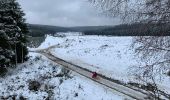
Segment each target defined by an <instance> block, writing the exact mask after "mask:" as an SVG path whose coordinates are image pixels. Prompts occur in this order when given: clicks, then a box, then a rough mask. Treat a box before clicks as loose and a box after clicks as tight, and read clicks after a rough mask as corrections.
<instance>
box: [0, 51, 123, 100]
mask: <svg viewBox="0 0 170 100" xmlns="http://www.w3.org/2000/svg"><path fill="white" fill-rule="evenodd" d="M30 56H32V57H31V59H30V60H29V61H28V62H26V63H25V64H22V65H18V68H17V69H15V70H13V71H12V70H11V71H10V72H9V73H8V75H7V76H6V77H4V78H0V100H4V99H5V100H6V99H7V100H11V99H12V98H14V97H16V98H17V100H25V99H24V98H26V99H28V100H89V99H94V100H123V97H121V96H118V95H115V94H114V93H113V92H112V91H110V90H108V89H107V88H104V87H102V86H101V85H99V84H96V83H95V82H93V81H90V80H89V79H87V78H85V77H81V76H79V75H77V74H75V73H74V72H71V71H68V70H66V69H64V68H63V67H62V66H60V65H55V64H53V63H52V62H50V61H49V60H47V59H46V58H44V57H42V56H40V55H37V54H34V53H30Z"/></svg>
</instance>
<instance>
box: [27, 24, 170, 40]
mask: <svg viewBox="0 0 170 100" xmlns="http://www.w3.org/2000/svg"><path fill="white" fill-rule="evenodd" d="M28 26H29V29H30V34H29V35H30V36H33V37H40V36H44V35H45V34H52V35H54V34H55V33H56V32H69V31H70V32H83V33H84V34H85V35H111V36H160V35H166V36H169V35H170V25H169V24H168V25H167V24H166V25H156V24H141V23H133V24H121V25H116V26H82V27H58V26H48V25H35V24H29V25H28ZM165 31H166V32H167V33H165ZM162 33H164V34H162Z"/></svg>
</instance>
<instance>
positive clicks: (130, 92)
mask: <svg viewBox="0 0 170 100" xmlns="http://www.w3.org/2000/svg"><path fill="white" fill-rule="evenodd" d="M48 50H49V49H43V50H37V51H35V52H36V53H40V54H42V55H44V56H45V57H47V58H48V59H50V60H51V61H53V62H54V63H57V64H60V65H62V66H63V67H65V68H67V69H69V70H72V71H74V72H76V73H78V74H80V75H82V76H84V77H86V78H88V79H91V80H93V81H95V82H97V83H99V84H101V85H104V86H106V87H108V88H110V89H113V90H116V91H117V92H119V93H121V94H123V95H126V96H128V97H130V98H132V99H136V100H147V98H148V94H146V93H144V92H141V91H137V90H134V89H132V88H130V87H127V86H124V85H122V84H119V83H117V82H114V81H112V80H110V79H109V78H107V77H106V76H102V75H98V76H97V79H94V78H92V77H91V75H92V71H90V70H88V69H85V68H82V67H81V66H78V65H75V64H72V63H70V62H67V61H65V60H63V59H60V58H58V57H55V56H54V55H52V54H51V53H50V52H48ZM148 100H149V99H148Z"/></svg>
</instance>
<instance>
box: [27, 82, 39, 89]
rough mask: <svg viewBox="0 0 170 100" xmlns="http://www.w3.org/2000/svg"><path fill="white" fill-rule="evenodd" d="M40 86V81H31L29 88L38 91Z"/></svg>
mask: <svg viewBox="0 0 170 100" xmlns="http://www.w3.org/2000/svg"><path fill="white" fill-rule="evenodd" d="M40 87H41V84H40V82H38V81H30V82H29V86H28V89H29V90H33V91H38V90H39V89H40Z"/></svg>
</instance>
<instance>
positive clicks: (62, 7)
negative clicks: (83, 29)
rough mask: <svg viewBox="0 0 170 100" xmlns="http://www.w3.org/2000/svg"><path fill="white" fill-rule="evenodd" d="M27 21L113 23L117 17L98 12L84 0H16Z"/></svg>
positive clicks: (63, 24)
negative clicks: (113, 17) (109, 16)
mask: <svg viewBox="0 0 170 100" xmlns="http://www.w3.org/2000/svg"><path fill="white" fill-rule="evenodd" d="M18 2H19V3H20V5H21V7H22V9H23V10H24V12H25V13H26V16H25V17H26V19H27V22H28V23H32V24H45V25H56V26H96V25H115V24H118V23H119V20H117V19H111V18H108V17H105V16H101V15H99V14H98V11H97V10H96V9H95V8H94V7H92V5H90V4H89V2H87V1H86V0H18Z"/></svg>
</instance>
